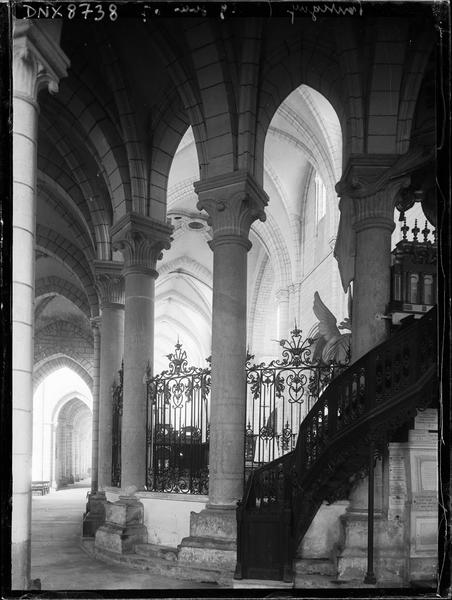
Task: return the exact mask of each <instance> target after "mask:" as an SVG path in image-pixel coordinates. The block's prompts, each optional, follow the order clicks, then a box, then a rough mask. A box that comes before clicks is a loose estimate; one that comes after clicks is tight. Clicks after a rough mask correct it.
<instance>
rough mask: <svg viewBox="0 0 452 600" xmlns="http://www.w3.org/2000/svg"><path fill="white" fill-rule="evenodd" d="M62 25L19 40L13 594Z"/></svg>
mask: <svg viewBox="0 0 452 600" xmlns="http://www.w3.org/2000/svg"><path fill="white" fill-rule="evenodd" d="M60 30H61V21H52V22H47V21H46V22H44V21H42V22H37V21H34V22H31V21H26V20H24V21H15V23H14V32H13V265H12V266H13V278H12V279H13V298H14V302H13V312H12V321H13V322H12V329H13V358H12V363H13V456H12V468H13V502H12V505H13V509H12V545H11V555H12V556H11V558H12V580H11V585H12V589H19V590H24V589H28V588H29V585H30V535H31V456H32V431H33V429H32V428H33V416H32V407H33V383H32V371H33V328H34V323H33V314H34V269H35V266H34V242H35V240H34V236H35V215H36V158H37V153H36V147H37V123H38V112H39V108H38V103H37V97H38V91H39V90H40V89H41V88H43V87H44V86H47V87H48V89H49V91H52V92H56V91H57V90H58V81H59V79H60V78H61V77H65V76H66V69H67V66H68V64H69V61H68V59H67V58H66V56H65V55H64V54H63V52H62V51H61V49H60V47H59V37H60Z"/></svg>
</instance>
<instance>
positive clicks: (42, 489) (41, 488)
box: [31, 481, 50, 496]
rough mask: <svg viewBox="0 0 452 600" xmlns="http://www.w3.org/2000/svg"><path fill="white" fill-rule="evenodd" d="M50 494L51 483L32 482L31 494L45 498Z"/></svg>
mask: <svg viewBox="0 0 452 600" xmlns="http://www.w3.org/2000/svg"><path fill="white" fill-rule="evenodd" d="M49 492H50V481H32V482H31V493H32V494H41V496H44V495H45V494H48V493H49Z"/></svg>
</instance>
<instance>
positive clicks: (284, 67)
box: [255, 31, 353, 181]
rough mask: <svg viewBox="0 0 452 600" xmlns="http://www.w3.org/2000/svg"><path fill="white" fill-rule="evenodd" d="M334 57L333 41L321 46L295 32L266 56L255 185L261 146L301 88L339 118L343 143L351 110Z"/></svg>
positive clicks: (259, 163) (308, 36)
mask: <svg viewBox="0 0 452 600" xmlns="http://www.w3.org/2000/svg"><path fill="white" fill-rule="evenodd" d="M336 56H337V52H336V49H335V45H334V40H331V41H329V42H328V43H324V44H323V45H320V44H319V42H318V40H317V39H316V37H315V36H314V35H313V34H312V33H307V35H306V36H305V37H303V38H301V36H300V35H299V34H297V33H296V31H294V32H292V35H290V36H289V37H288V38H287V39H286V40H284V41H282V40H278V41H277V43H276V45H275V46H274V47H273V49H272V51H271V52H270V53H269V56H268V59H267V61H266V63H265V67H264V69H263V73H262V87H261V93H260V98H259V106H258V113H257V121H258V127H257V131H256V154H255V176H256V178H257V179H258V181H262V176H263V170H262V169H263V152H264V143H265V137H266V134H267V131H268V127H269V125H270V122H271V120H272V118H273V116H274V114H275V112H276V110H277V109H278V107H279V106H280V105H281V104H282V103H283V102H284V100H285V99H286V98H287V96H289V94H290V93H291V92H292V91H294V90H295V89H296V88H298V87H299V86H300V85H302V84H305V85H307V86H309V87H311V88H313V89H315V90H317V91H318V92H319V93H321V94H322V95H323V96H324V97H325V98H326V99H327V100H328V101H329V102H330V104H331V105H332V106H333V108H334V110H335V111H336V114H337V116H338V118H339V122H340V124H341V129H342V136H343V140H346V139H347V135H348V128H347V123H348V119H349V116H350V111H351V110H352V108H353V106H352V105H349V104H348V103H347V102H348V100H349V97H348V95H347V94H344V89H343V75H344V74H343V73H342V68H343V66H342V65H341V64H340V62H339V61H338V60H337V58H336ZM344 97H345V98H346V101H345V102H344V100H343V98H344ZM343 145H344V142H343Z"/></svg>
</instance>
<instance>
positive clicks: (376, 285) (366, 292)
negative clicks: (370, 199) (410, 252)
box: [352, 218, 394, 361]
mask: <svg viewBox="0 0 452 600" xmlns="http://www.w3.org/2000/svg"><path fill="white" fill-rule="evenodd" d="M393 229H394V223H393V222H392V221H391V220H390V219H383V218H380V219H370V218H369V219H366V220H365V221H361V222H360V223H358V224H356V225H355V230H356V232H357V234H356V257H355V280H354V288H353V332H354V333H353V335H352V360H353V361H355V360H357V359H358V358H360V357H361V356H362V355H363V354H365V353H366V352H368V351H369V350H371V349H372V348H373V347H375V346H376V345H377V344H379V343H381V342H382V341H383V340H384V339H385V338H386V335H387V324H386V321H385V320H378V319H377V318H376V316H375V315H376V314H377V313H384V312H385V310H386V307H387V305H388V303H389V300H390V280H391V278H390V267H391V232H392V230H393Z"/></svg>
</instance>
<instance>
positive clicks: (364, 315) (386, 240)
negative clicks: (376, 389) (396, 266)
mask: <svg viewBox="0 0 452 600" xmlns="http://www.w3.org/2000/svg"><path fill="white" fill-rule="evenodd" d="M388 172H389V171H388ZM368 176H369V175H368ZM374 179H375V180H376V182H375V181H374V182H373V183H372V184H369V185H367V186H364V185H362V184H361V183H358V182H357V181H356V178H355V179H354V180H353V181H352V184H350V183H348V182H347V181H346V182H341V183H339V184H338V185H337V186H336V188H337V191H338V194H339V195H340V196H341V213H342V214H341V219H342V223H341V226H342V227H341V226H340V227H339V233H338V241H336V250H335V253H336V256H337V247H338V243H339V244H340V243H342V244H344V239H346V238H348V242H347V245H348V252H347V254H348V255H349V256H348V261H349V262H348V264H350V265H351V266H350V268H349V267H347V270H348V271H349V273H348V274H347V276H346V278H345V279H344V277H343V278H342V283H343V285H344V290H345V289H346V288H347V286H348V284H349V283H350V281H351V280H353V309H352V352H351V359H352V362H355V361H356V360H358V359H359V358H360V357H361V356H363V355H364V354H366V352H368V351H369V350H371V349H372V348H374V347H375V346H377V345H378V344H380V343H381V342H382V341H383V340H384V339H385V338H386V336H387V323H386V320H385V319H381V318H380V317H381V315H383V314H384V313H385V312H386V309H387V306H388V303H389V300H390V291H391V272H390V267H391V234H392V232H393V230H394V227H395V225H394V206H395V202H396V196H397V194H398V193H399V191H400V190H401V188H403V187H406V186H408V184H409V178H407V177H399V178H395V179H389V178H388V180H387V181H386V182H383V180H384V174H381V173H380V171H377V174H376V175H375V176H374ZM344 215H347V221H348V222H347V223H345V219H344V218H343V217H344ZM341 229H342V230H341ZM351 260H353V264H352V263H351Z"/></svg>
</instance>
